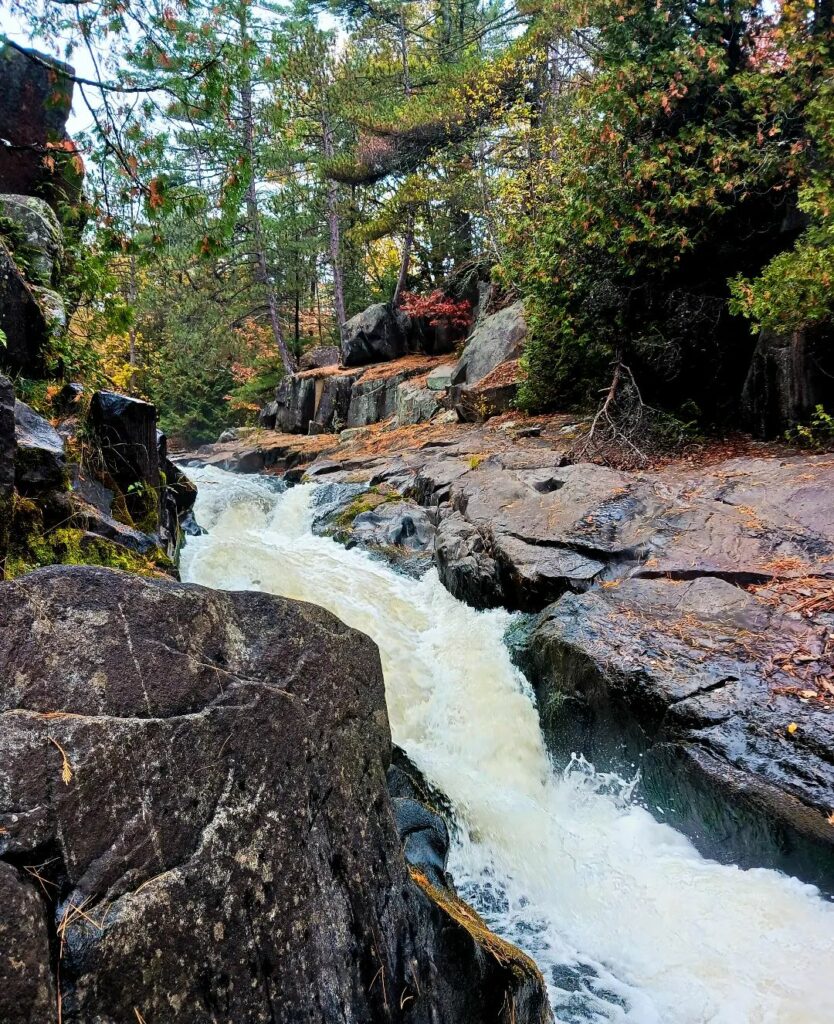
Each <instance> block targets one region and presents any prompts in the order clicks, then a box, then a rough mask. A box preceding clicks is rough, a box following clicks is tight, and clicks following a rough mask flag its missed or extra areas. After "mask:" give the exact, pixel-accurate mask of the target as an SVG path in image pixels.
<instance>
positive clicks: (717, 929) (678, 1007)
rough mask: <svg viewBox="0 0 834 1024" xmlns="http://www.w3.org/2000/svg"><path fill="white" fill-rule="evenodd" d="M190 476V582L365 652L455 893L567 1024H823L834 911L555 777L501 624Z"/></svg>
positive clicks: (224, 482) (301, 494)
mask: <svg viewBox="0 0 834 1024" xmlns="http://www.w3.org/2000/svg"><path fill="white" fill-rule="evenodd" d="M187 472H188V475H189V476H191V477H192V478H193V479H194V480H195V482H196V483H197V485H198V487H199V496H198V499H197V506H196V510H195V512H196V518H197V520H198V521H199V522H200V523H201V525H203V526H205V527H206V528H207V529H208V530H209V533H208V534H207V535H205V536H202V537H195V538H190V539H189V540H188V543H187V544H186V546H185V548H184V550H183V556H182V566H181V569H182V577H183V579H184V580H188V581H190V582H195V583H201V584H204V585H206V586H210V587H215V588H221V589H225V590H261V591H265V592H269V593H274V594H281V595H283V596H286V597H291V598H298V599H301V600H305V601H312V602H315V603H316V604H319V605H322V606H324V607H325V608H328V609H329V610H330V611H332V612H334V613H335V614H336V615H338V616H339V617H340V618H341V619H343V620H344V621H345V622H347V623H348V624H349V625H351V626H353V627H355V628H356V629H360V630H362V631H363V632H365V633H367V634H368V635H369V636H371V637H372V638H373V639H374V640H375V641H376V643H377V644H378V646H379V650H380V655H381V658H382V666H383V671H384V674H385V685H386V695H387V703H388V713H389V717H390V720H391V730H392V733H393V737H394V741H395V742H396V743H398V744H399V745H400V746H402V747H403V748H404V749H405V750H406V751H407V752H408V754H409V755H410V756H411V758H412V759H413V760H414V761H415V763H416V764H417V765H418V766H419V767H420V768H421V769H422V771H423V772H425V774H426V776H427V777H428V778H429V779H430V780H431V781H432V782H433V783H434V784H435V785H437V786H438V787H439V788H440V789H441V790H442V791H443V792H444V793H445V794H446V795H447V796H448V798H449V800H450V801H451V804H452V805H453V807H454V811H455V819H456V820H455V826H456V828H455V840H454V843H453V848H452V851H451V854H450V864H449V867H450V871H451V872H452V874H453V876H454V878H455V881H456V884H457V886H458V888H459V890H460V891H461V894H462V895H463V896H464V897H465V898H467V899H468V900H469V901H470V902H471V903H473V904H474V905H475V906H476V907H477V908H478V909H479V910H480V911H481V912H482V913H483V915H484V916H485V917H486V919H487V920H488V921H489V922H490V924H491V926H492V927H493V928H494V929H495V930H496V931H497V932H499V933H500V934H502V935H503V936H504V937H506V938H508V939H510V940H511V941H513V942H515V943H516V944H517V945H519V946H521V947H523V948H524V949H526V950H527V952H529V953H530V954H531V955H532V956H533V957H534V958H535V960H536V961H537V962H538V964H539V966H540V968H541V970H542V973H543V974H544V976H545V979H546V981H547V983H548V989H549V992H550V997H551V1002H552V1005H553V1008H554V1012H555V1014H556V1019H557V1020H558V1021H559V1022H560V1024H578V1022H583V1024H584V1022H609V1021H610V1022H618V1021H623V1022H626V1021H627V1022H629V1024H831V1022H832V1021H834V904H831V903H829V902H827V901H825V900H823V899H821V898H820V896H819V895H818V893H817V891H816V890H815V889H814V888H813V887H811V886H808V885H804V884H802V883H801V882H799V881H797V880H796V879H792V878H788V877H787V876H785V875H782V874H780V873H778V872H775V871H769V870H765V869H755V870H746V871H742V870H740V869H739V868H737V867H733V866H727V865H721V864H717V863H715V862H713V861H710V860H706V859H704V858H703V857H701V856H700V854H699V853H698V852H697V851H696V850H695V848H694V847H693V846H692V844H691V843H690V842H689V841H688V840H687V839H686V838H685V837H684V836H683V835H681V834H680V833H679V832H676V831H675V830H674V829H672V828H671V827H669V826H668V825H664V824H660V823H659V822H657V821H656V820H655V819H654V818H653V817H652V816H651V815H650V814H649V813H648V811H646V810H645V809H644V808H643V807H641V806H640V805H639V804H638V803H637V802H635V801H633V800H632V798H631V790H632V786H631V785H630V784H629V783H628V781H627V780H621V779H619V778H617V777H614V776H610V775H606V774H604V773H597V772H595V771H594V770H593V768H592V767H591V766H590V765H588V764H586V763H585V762H584V761H583V760H582V759H581V757H577V758H575V759H574V760H573V761H572V762H571V763H570V764H568V765H562V766H555V765H553V764H552V763H551V761H550V759H549V757H548V754H547V751H546V750H545V746H544V741H543V738H542V734H541V730H540V728H539V721H538V715H537V712H536V708H535V704H534V699H533V695H532V693H531V691H530V687H529V685H528V684H527V682H526V680H525V679H524V678H523V676H522V675H521V674H520V673H519V672H518V671H517V669H515V668H514V666H513V665H512V663H511V660H510V657H509V654H508V651H507V648H506V646H505V644H504V639H503V638H504V635H505V633H506V630H507V628H508V626H509V625H510V624H511V622H512V616H511V615H510V614H509V613H506V612H503V611H490V612H478V611H475V610H473V609H471V608H469V607H468V606H466V605H464V604H462V603H461V602H460V601H457V600H456V599H455V598H453V597H452V596H451V595H450V594H449V593H448V592H447V591H446V590H445V588H444V587H443V586H442V584H441V583H440V581H439V579H438V578H437V575H436V573H435V572H434V570H432V571H430V572H429V573H428V574H427V575H425V576H424V577H422V578H421V579H419V580H417V579H413V578H410V577H407V576H403V575H399V574H397V573H395V572H394V571H393V570H392V569H390V568H389V567H388V566H387V565H385V564H383V563H382V562H380V561H377V560H374V559H373V558H372V557H371V556H369V555H368V554H366V553H364V552H362V551H360V550H358V549H352V550H347V549H345V548H344V547H342V546H341V545H338V544H336V543H335V542H333V541H332V540H330V539H328V538H324V537H317V536H315V535H314V534H313V533H312V532H311V519H312V514H311V509H310V496H311V491H312V485H300V486H297V487H294V488H291V489H289V490H286V491H281V490H280V489H279V488H278V487H276V482H275V481H274V480H270V479H267V478H264V477H257V476H235V475H232V474H229V473H224V472H223V471H221V470H218V469H212V468H204V469H188V470H187ZM578 753H581V752H578Z"/></svg>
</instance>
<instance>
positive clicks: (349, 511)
mask: <svg viewBox="0 0 834 1024" xmlns="http://www.w3.org/2000/svg"><path fill="white" fill-rule="evenodd" d="M401 499H402V495H401V494H399V493H398V492H397V491H380V490H377V489H376V488H373V489H372V490H370V491H368V492H367V493H365V494H360V495H359V497H357V498H354V499H353V501H352V502H351V503H350V504H349V505H347V506H346V507H345V508H344V509H343V510H342V511H341V512H340V513H339V514H338V515H337V516H336V518H335V519H334V520H333V532H334V533H335V534H338V533H339V532H341V531H346V530H349V529H350V528H351V526H353V521H354V519H356V517H357V516H361V515H362V513H363V512H371V511H372V510H373V509H375V508H379V506H380V505H384V504H385V503H386V502H389V501H400V500H401Z"/></svg>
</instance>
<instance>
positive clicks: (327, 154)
mask: <svg viewBox="0 0 834 1024" xmlns="http://www.w3.org/2000/svg"><path fill="white" fill-rule="evenodd" d="M321 133H322V152H323V153H324V158H325V160H330V159H332V157H333V129H332V128H331V125H330V120H329V118H328V116H327V112H326V110H322V115H321ZM327 227H328V232H329V235H330V265H331V268H332V270H333V307H334V309H335V311H336V319H337V320H338V322H339V337H341V336H342V330H343V328H344V326H345V321H346V320H347V315H346V312H345V281H344V276H343V274H342V255H341V248H342V239H341V225H340V223H339V186H338V184H337V183H336V182H335V181H334V180H333V179H332V178H328V179H327Z"/></svg>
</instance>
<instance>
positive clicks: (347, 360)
mask: <svg viewBox="0 0 834 1024" xmlns="http://www.w3.org/2000/svg"><path fill="white" fill-rule="evenodd" d="M407 346H408V339H407V318H406V317H404V316H403V315H402V314H400V313H397V312H395V311H393V310H392V309H391V307H390V306H388V305H386V304H385V303H382V302H379V303H377V304H376V305H375V306H369V307H368V308H367V309H365V310H363V311H362V312H361V313H357V314H356V316H354V317H351V319H350V320H348V322H347V323H346V324H345V325H344V328H343V329H342V364H343V365H344V366H367V364H368V363H381V362H387V361H390V360H391V359H399V358H400V356H404V355H405V354H406V351H407Z"/></svg>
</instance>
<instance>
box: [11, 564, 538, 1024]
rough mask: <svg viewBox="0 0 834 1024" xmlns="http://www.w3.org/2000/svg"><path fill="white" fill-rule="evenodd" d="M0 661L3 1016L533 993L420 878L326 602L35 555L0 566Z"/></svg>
mask: <svg viewBox="0 0 834 1024" xmlns="http://www.w3.org/2000/svg"><path fill="white" fill-rule="evenodd" d="M0 679H2V681H3V683H2V690H0V694H2V703H1V704H0V711H1V712H2V713H0V749H2V750H3V752H4V757H3V759H2V762H0V890H2V893H3V898H2V900H0V939H2V944H3V945H2V948H3V962H2V965H0V982H2V984H0V1019H2V1020H3V1021H4V1022H6V1021H7V1022H9V1024H13V1022H14V1024H16V1022H27V1024H28V1022H29V1021H32V1022H34V1021H38V1022H49V1021H57V1020H58V1019H59V1018H58V1008H57V1007H58V993H59V992H60V1000H61V1019H62V1020H63V1022H64V1024H72V1022H82V1021H83V1022H89V1021H100V1022H111V1021H112V1022H115V1021H127V1020H129V1019H134V1018H136V1016H137V1014H136V1010H138V1012H139V1014H141V1015H142V1018H143V1019H144V1020H147V1021H177V1022H195V1024H196V1022H198V1021H199V1022H201V1024H203V1022H207V1021H217V1022H221V1021H222V1022H227V1021H236V1022H238V1021H239V1022H243V1021H246V1022H247V1024H255V1022H260V1021H264V1022H266V1021H270V1022H277V1021H304V1020H309V1021H322V1022H324V1021H327V1022H333V1021H363V1022H366V1021H367V1022H373V1021H377V1020H379V1021H382V1020H385V1021H388V1020H399V1019H401V1018H402V1017H403V1016H404V1011H403V1010H402V1006H407V1007H408V1018H409V1020H418V1021H425V1022H429V1021H432V1022H434V1021H440V1022H446V1021H448V1022H449V1024H452V1022H455V1024H460V1022H470V1021H471V1022H481V1021H487V1020H490V1021H492V1020H496V1019H499V1020H506V1021H509V1020H514V1021H522V1022H532V1021H545V1020H546V1019H547V1015H548V1011H547V1008H546V1001H545V998H544V995H543V991H542V983H541V978H540V976H539V975H538V973H537V971H536V969H535V967H534V966H533V965H532V963H531V962H528V961H527V960H526V958H524V957H523V955H522V954H520V953H519V954H517V959H516V961H515V962H511V961H509V960H506V961H505V960H499V959H498V958H497V957H496V956H494V955H493V954H491V953H490V952H489V950H487V949H485V948H482V947H481V946H480V945H479V942H478V939H477V936H476V935H474V934H473V933H472V932H470V931H469V930H467V928H466V927H464V925H463V924H461V923H460V922H459V921H458V920H457V919H455V918H454V917H450V912H449V910H447V909H444V907H443V906H441V904H440V903H439V902H438V901H437V900H436V899H435V898H434V897H433V895H432V893H433V890H432V889H431V887H430V886H427V885H425V884H423V885H418V884H415V882H414V881H413V880H412V878H411V876H410V874H409V871H408V869H407V868H406V865H405V863H404V860H403V855H402V850H401V847H400V843H399V840H398V836H397V829H396V824H395V820H394V815H393V813H392V809H391V803H390V799H389V797H388V795H387V792H386V788H385V773H386V769H387V767H388V764H389V761H390V755H391V743H390V735H389V729H388V722H387V716H386V710H385V699H384V691H383V682H382V673H381V669H380V663H379V656H378V652H377V649H376V647H375V646H374V644H373V643H372V642H371V641H370V640H369V639H368V638H367V637H365V636H364V635H362V634H360V633H357V632H355V631H353V630H351V629H349V628H348V627H346V626H345V625H344V624H342V623H341V622H340V621H339V620H338V619H336V618H335V617H334V616H332V615H330V614H329V613H327V612H325V611H323V610H321V609H319V608H316V607H314V606H312V605H306V604H303V603H299V602H292V601H288V600H283V599H280V598H276V597H272V596H269V595H265V594H257V593H235V594H232V593H222V592H214V591H209V590H205V589H203V588H200V587H194V586H185V585H182V584H178V583H174V582H168V581H163V580H147V579H142V578H139V577H135V576H131V575H128V574H125V573H120V572H116V571H112V570H106V569H98V568H90V567H53V568H49V569H42V570H39V571H37V572H35V573H31V574H29V575H27V576H25V577H22V578H21V579H19V580H18V581H15V582H12V583H5V584H0ZM7 951H8V952H7ZM382 978H384V980H385V984H384V985H383V984H382V983H381V979H382ZM406 996H410V997H411V998H409V999H406V998H405V997H406ZM499 1007H502V1008H503V1009H502V1010H501V1015H500V1016H499V1017H498V1018H496V1016H495V1014H496V1008H499Z"/></svg>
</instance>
